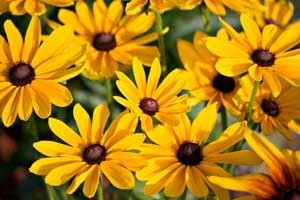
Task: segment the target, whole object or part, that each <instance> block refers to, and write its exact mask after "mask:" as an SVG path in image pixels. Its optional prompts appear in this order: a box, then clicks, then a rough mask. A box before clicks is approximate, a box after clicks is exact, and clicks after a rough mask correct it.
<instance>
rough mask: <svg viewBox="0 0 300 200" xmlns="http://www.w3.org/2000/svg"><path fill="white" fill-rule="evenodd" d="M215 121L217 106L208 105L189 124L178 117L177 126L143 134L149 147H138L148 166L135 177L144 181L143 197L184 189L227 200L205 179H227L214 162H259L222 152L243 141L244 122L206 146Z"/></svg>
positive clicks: (249, 154) (247, 154)
mask: <svg viewBox="0 0 300 200" xmlns="http://www.w3.org/2000/svg"><path fill="white" fill-rule="evenodd" d="M216 120H217V106H216V104H211V105H208V106H207V107H206V108H204V109H203V110H202V111H201V112H200V113H199V114H198V116H197V117H196V118H195V120H194V121H193V122H192V124H191V122H190V120H189V119H188V117H187V116H186V115H181V118H180V123H179V124H178V125H177V126H170V125H164V126H163V125H158V126H157V127H156V128H154V129H153V130H151V131H148V132H147V135H148V136H149V138H150V139H151V140H152V141H153V144H144V145H143V146H141V148H140V150H141V154H142V155H143V156H145V158H146V159H147V161H148V164H147V165H146V167H144V168H143V169H142V170H140V171H138V172H137V178H138V179H140V180H142V181H146V184H145V188H144V193H145V194H146V195H152V194H155V193H157V192H159V191H160V190H161V189H163V188H164V193H165V195H166V196H169V197H177V196H180V195H182V193H183V192H184V190H185V188H186V187H187V188H188V190H189V191H190V192H191V193H192V194H193V195H195V196H197V197H204V196H207V195H208V193H209V188H211V189H212V190H213V191H214V192H215V194H216V195H217V197H218V199H222V200H229V194H228V192H227V191H226V190H223V189H221V188H220V187H218V186H216V185H214V184H212V183H211V182H209V181H208V180H207V176H211V175H218V176H230V174H229V173H228V172H226V171H225V170H224V169H223V168H222V167H220V166H219V165H218V164H217V163H233V164H259V163H260V161H261V160H260V159H259V158H258V157H257V155H256V154H255V153H253V152H250V151H248V150H241V151H234V152H229V153H222V152H223V151H224V150H226V149H228V148H229V147H231V146H232V145H234V144H235V143H237V142H238V141H240V140H241V139H242V138H243V136H244V131H245V129H246V123H245V122H240V123H235V124H233V125H231V126H229V127H228V128H227V129H226V130H225V131H224V132H223V133H222V134H221V136H220V137H219V138H218V139H217V140H215V141H212V142H211V143H206V142H207V138H208V136H209V135H210V133H211V132H212V130H213V128H214V126H215V123H216Z"/></svg>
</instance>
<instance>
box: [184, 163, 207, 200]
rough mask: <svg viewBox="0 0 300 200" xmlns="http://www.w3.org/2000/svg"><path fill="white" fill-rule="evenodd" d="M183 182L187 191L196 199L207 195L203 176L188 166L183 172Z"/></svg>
mask: <svg viewBox="0 0 300 200" xmlns="http://www.w3.org/2000/svg"><path fill="white" fill-rule="evenodd" d="M185 182H186V185H187V188H188V189H189V191H190V192H191V193H192V194H193V195H195V196H196V197H205V196H207V195H208V192H209V191H208V188H207V186H206V184H205V182H204V177H203V174H202V173H201V172H200V170H199V169H197V168H196V167H191V166H188V167H187V168H186V172H185Z"/></svg>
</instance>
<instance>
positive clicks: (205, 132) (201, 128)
mask: <svg viewBox="0 0 300 200" xmlns="http://www.w3.org/2000/svg"><path fill="white" fill-rule="evenodd" d="M216 121H217V104H210V105H207V106H206V107H205V108H204V109H203V110H201V112H199V114H198V115H197V117H196V118H195V119H194V121H193V124H192V127H191V140H192V141H193V142H195V143H198V144H202V143H204V142H205V141H206V139H207V137H208V136H209V134H210V133H211V132H212V130H213V128H214V127H215V124H216Z"/></svg>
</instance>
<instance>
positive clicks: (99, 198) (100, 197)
mask: <svg viewBox="0 0 300 200" xmlns="http://www.w3.org/2000/svg"><path fill="white" fill-rule="evenodd" d="M103 199H104V198H103V187H102V177H101V176H100V180H99V185H98V190H97V200H103Z"/></svg>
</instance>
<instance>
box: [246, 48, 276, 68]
mask: <svg viewBox="0 0 300 200" xmlns="http://www.w3.org/2000/svg"><path fill="white" fill-rule="evenodd" d="M251 59H252V60H253V62H255V63H256V64H258V65H259V66H261V67H270V66H272V65H273V64H274V61H275V56H274V54H273V53H271V52H270V51H268V50H263V49H257V50H255V51H253V53H252V55H251Z"/></svg>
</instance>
